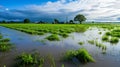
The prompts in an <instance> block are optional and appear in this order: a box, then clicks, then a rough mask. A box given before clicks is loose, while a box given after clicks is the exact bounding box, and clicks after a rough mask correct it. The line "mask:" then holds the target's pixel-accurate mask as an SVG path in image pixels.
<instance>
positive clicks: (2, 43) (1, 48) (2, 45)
mask: <svg viewBox="0 0 120 67" xmlns="http://www.w3.org/2000/svg"><path fill="white" fill-rule="evenodd" d="M9 41H10V39H9V38H4V39H3V36H2V34H0V52H6V51H9V50H10V49H11V48H12V44H11V43H10V42H9Z"/></svg>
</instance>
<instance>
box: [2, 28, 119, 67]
mask: <svg viewBox="0 0 120 67" xmlns="http://www.w3.org/2000/svg"><path fill="white" fill-rule="evenodd" d="M0 32H1V33H2V35H3V36H4V38H10V40H11V41H10V42H11V43H13V44H14V45H15V49H13V50H11V51H10V52H7V53H0V67H3V65H7V67H11V65H12V64H14V63H15V61H14V59H15V56H17V55H19V54H21V53H22V52H30V53H31V52H34V51H38V52H39V53H40V54H41V55H42V56H45V57H46V56H48V55H52V56H53V57H54V59H55V63H56V67H61V65H62V64H64V65H65V67H119V66H120V64H119V62H120V45H119V44H120V43H118V44H114V45H112V44H110V43H108V42H102V41H101V36H102V35H103V34H104V33H105V30H103V29H97V28H91V29H88V30H87V31H86V32H84V33H71V34H70V35H69V37H68V38H62V37H60V38H61V40H60V41H52V42H50V41H48V40H46V39H45V37H47V36H48V35H50V34H49V33H48V34H45V35H43V36H39V35H29V34H26V33H24V32H20V31H16V30H12V29H8V28H5V27H0ZM99 32H102V34H101V35H100V34H98V33H99ZM88 40H97V41H98V42H100V43H103V44H105V45H106V46H107V53H106V54H102V49H100V48H98V47H96V46H95V45H91V44H89V43H88V42H87V41H88ZM80 41H83V42H84V45H79V44H78V42H80ZM83 47H84V48H86V49H87V50H88V51H89V53H90V54H91V55H92V56H93V58H94V59H95V60H96V62H95V63H88V64H84V65H83V64H74V63H72V62H60V61H59V60H60V58H61V57H63V55H64V53H65V51H67V50H71V49H79V48H83ZM44 67H50V66H49V62H48V61H46V64H44Z"/></svg>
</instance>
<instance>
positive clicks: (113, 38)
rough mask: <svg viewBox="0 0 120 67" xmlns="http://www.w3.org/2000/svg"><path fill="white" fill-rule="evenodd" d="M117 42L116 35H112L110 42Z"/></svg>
mask: <svg viewBox="0 0 120 67" xmlns="http://www.w3.org/2000/svg"><path fill="white" fill-rule="evenodd" d="M118 42H119V39H118V38H117V37H112V38H111V39H110V43H118Z"/></svg>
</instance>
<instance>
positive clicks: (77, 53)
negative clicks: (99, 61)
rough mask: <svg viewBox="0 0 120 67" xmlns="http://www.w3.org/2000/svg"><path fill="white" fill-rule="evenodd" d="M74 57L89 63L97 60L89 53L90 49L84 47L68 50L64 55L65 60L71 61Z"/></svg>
mask: <svg viewBox="0 0 120 67" xmlns="http://www.w3.org/2000/svg"><path fill="white" fill-rule="evenodd" d="M73 58H76V59H78V60H79V61H80V62H81V63H88V62H94V61H95V60H94V59H93V58H92V56H91V55H90V54H89V53H88V51H87V50H86V49H84V48H82V49H79V50H71V51H67V52H66V54H65V56H64V60H66V61H69V60H72V59H73Z"/></svg>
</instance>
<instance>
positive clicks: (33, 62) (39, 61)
mask: <svg viewBox="0 0 120 67" xmlns="http://www.w3.org/2000/svg"><path fill="white" fill-rule="evenodd" d="M43 63H44V59H43V58H41V57H40V56H39V54H36V53H34V54H29V53H22V54H21V55H19V56H17V57H16V64H15V66H16V67H43Z"/></svg>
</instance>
